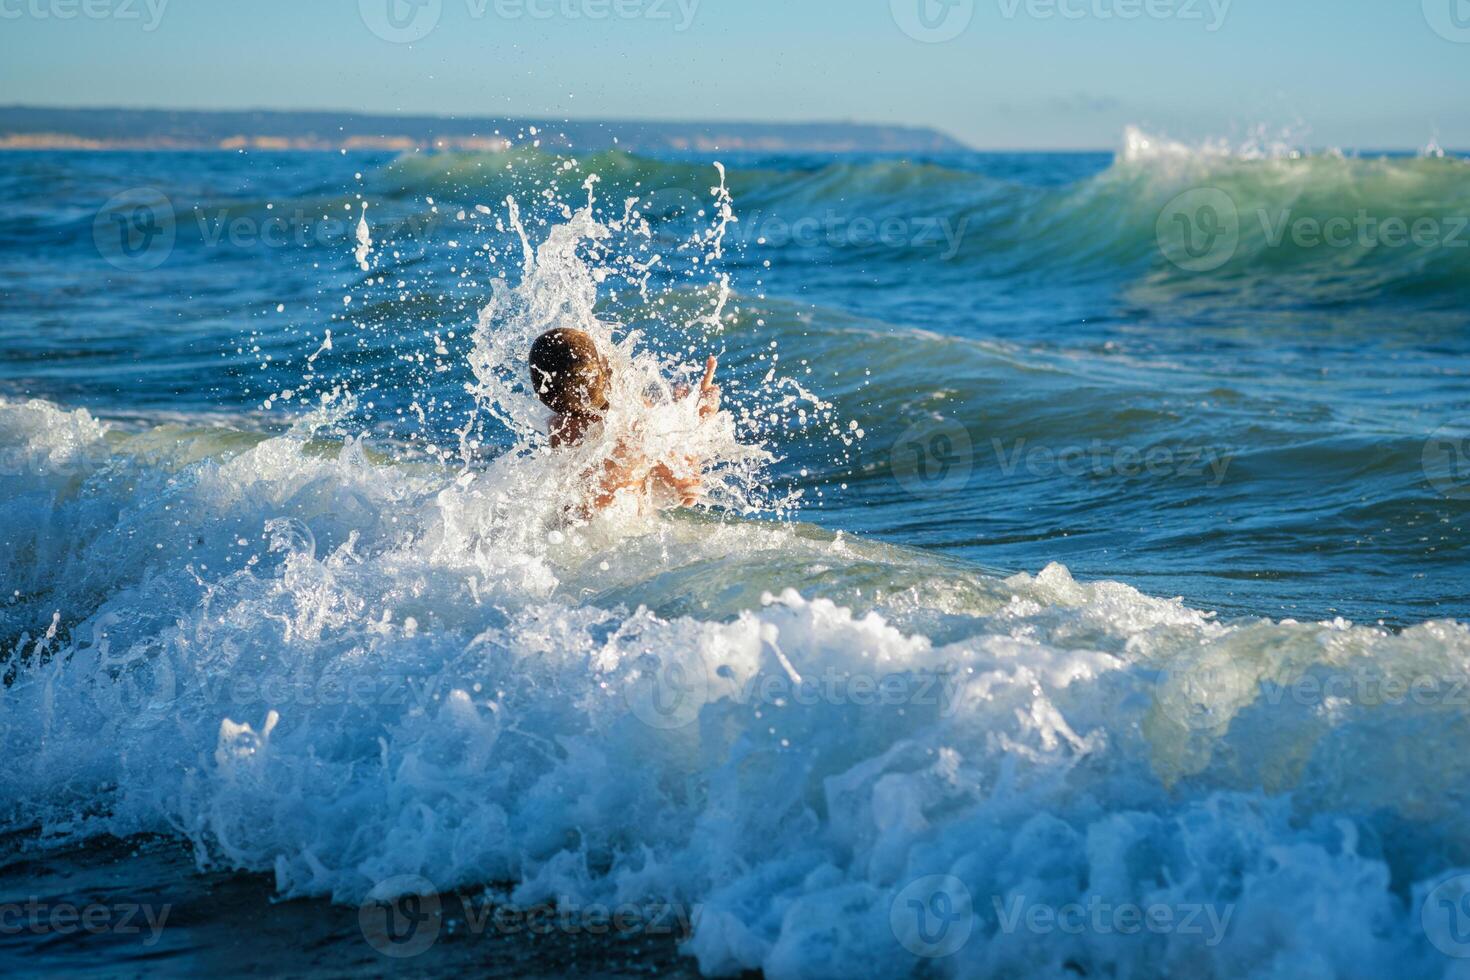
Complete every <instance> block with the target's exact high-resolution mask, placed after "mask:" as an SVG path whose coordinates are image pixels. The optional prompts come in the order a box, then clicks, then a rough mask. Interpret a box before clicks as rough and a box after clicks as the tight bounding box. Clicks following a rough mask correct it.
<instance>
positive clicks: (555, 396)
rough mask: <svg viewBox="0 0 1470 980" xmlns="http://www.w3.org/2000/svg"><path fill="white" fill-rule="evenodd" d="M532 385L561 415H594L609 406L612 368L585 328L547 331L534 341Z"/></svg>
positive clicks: (542, 398) (548, 406)
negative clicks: (583, 329)
mask: <svg viewBox="0 0 1470 980" xmlns="http://www.w3.org/2000/svg"><path fill="white" fill-rule="evenodd" d="M531 386H532V387H533V388H535V389H536V394H537V395H538V396H539V397H540V398H541V401H542V402H544V403H545V404H546V407H547V408H549V409H551V410H552V411H553V412H556V413H557V414H558V415H592V414H595V413H598V412H602V411H604V410H605V409H606V408H607V398H608V392H609V389H610V388H611V387H612V370H611V369H610V368H609V367H608V364H607V359H606V358H604V357H603V356H602V353H601V352H600V351H599V350H598V349H597V344H596V342H594V341H593V339H592V338H591V337H590V336H589V335H588V334H587V333H586V332H585V331H582V330H573V329H570V328H562V327H559V328H557V329H555V330H548V331H546V332H545V333H544V334H542V335H541V336H539V337H537V338H536V339H535V341H533V342H532V344H531Z"/></svg>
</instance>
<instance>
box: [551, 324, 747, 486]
mask: <svg viewBox="0 0 1470 980" xmlns="http://www.w3.org/2000/svg"><path fill="white" fill-rule="evenodd" d="M717 364H718V362H717V361H716V360H715V358H713V357H711V358H709V360H707V361H706V362H705V365H704V380H703V381H701V382H700V385H699V418H700V419H701V420H703V419H707V418H709V417H711V416H712V415H714V414H715V413H716V412H718V411H719V409H720V389H719V387H718V386H716V385H715V383H714V379H715V368H716V366H717ZM531 382H532V386H533V387H534V388H535V389H536V394H537V395H538V396H539V397H540V399H541V401H542V403H543V404H545V405H546V407H547V408H549V409H551V411H552V416H551V421H550V433H551V447H552V448H553V449H562V448H569V447H573V446H577V445H580V444H581V442H582V440H583V438H584V437H585V436H586V435H587V433H588V432H589V430H591V429H592V428H593V427H594V426H596V425H598V424H600V423H601V421H602V417H603V415H604V413H606V412H607V410H608V408H609V407H610V405H609V401H608V399H609V396H610V394H611V392H612V369H611V367H610V366H609V364H608V362H607V358H605V357H604V356H603V355H602V352H601V351H599V350H598V349H597V344H596V342H594V341H593V339H592V337H591V336H590V335H588V334H587V333H586V332H585V331H582V330H575V329H570V328H558V329H555V330H548V331H547V332H546V333H543V334H542V335H541V336H539V337H537V338H536V340H535V341H534V342H533V343H532V344H531ZM688 394H689V391H688V389H687V388H680V389H678V390H677V391H676V392H675V396H676V397H679V398H683V397H685V396H686V395H688ZM699 469H700V467H699V460H698V459H697V458H695V457H693V456H682V457H679V458H677V459H673V460H659V461H656V462H654V461H650V460H648V459H647V458H646V457H644V456H643V454H642V453H640V452H639V451H638V450H637V449H636V448H635V447H632V446H629V445H628V443H627V442H625V441H621V440H620V441H619V442H618V443H617V445H616V447H615V448H614V449H613V451H612V452H611V453H610V454H609V455H608V456H607V458H606V459H604V460H603V461H602V463H601V464H600V465H599V466H596V467H594V468H593V469H592V470H591V471H589V472H588V473H587V480H588V483H589V485H590V489H589V491H588V494H587V499H586V506H585V507H584V510H585V511H587V512H589V513H595V512H597V511H600V510H603V509H604V508H606V507H608V506H609V505H611V504H612V503H613V501H614V500H615V499H616V498H617V496H618V494H619V493H621V492H624V491H631V492H633V493H635V494H641V495H643V496H644V497H646V498H649V499H652V500H654V501H655V502H677V503H678V504H682V505H684V506H686V507H687V506H690V505H692V504H694V503H696V502H698V500H699V496H700V489H701V479H700V473H699Z"/></svg>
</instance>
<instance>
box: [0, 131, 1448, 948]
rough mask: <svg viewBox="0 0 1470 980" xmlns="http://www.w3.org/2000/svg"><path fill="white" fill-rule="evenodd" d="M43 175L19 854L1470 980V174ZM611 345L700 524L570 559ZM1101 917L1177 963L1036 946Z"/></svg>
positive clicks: (624, 168) (692, 518) (31, 321)
mask: <svg viewBox="0 0 1470 980" xmlns="http://www.w3.org/2000/svg"><path fill="white" fill-rule="evenodd" d="M0 162H3V168H0V189H3V191H4V194H3V200H4V201H5V202H6V203H5V204H4V208H5V214H6V220H5V221H4V222H3V223H0V277H3V282H4V289H3V299H0V450H3V452H4V455H3V457H0V462H3V468H0V584H3V586H4V588H3V599H0V668H3V671H4V674H3V676H4V678H5V686H4V688H3V694H0V697H3V701H0V708H3V713H0V748H3V750H4V752H5V754H6V757H7V758H8V759H10V760H12V762H13V764H12V765H11V766H10V767H8V768H7V770H6V771H5V772H3V773H0V832H3V833H5V834H7V835H10V836H9V837H7V840H8V841H9V843H8V844H7V854H8V855H16V854H18V855H20V856H21V857H24V858H30V857H35V856H37V855H45V854H49V853H52V852H53V850H54V849H55V848H61V847H74V846H77V845H80V844H85V843H86V842H88V841H91V840H94V839H95V838H97V837H98V836H99V835H112V836H116V837H122V838H128V837H130V836H131V835H138V834H146V835H150V836H151V838H152V839H163V840H166V841H171V842H176V843H177V842H181V843H184V844H187V845H189V846H190V847H191V849H192V853H193V854H194V855H195V858H196V860H197V863H198V864H199V866H200V867H201V868H207V869H209V870H210V871H211V872H212V873H215V874H219V873H226V874H228V873H231V872H249V873H252V874H264V875H266V876H269V878H270V879H271V884H272V888H273V891H274V892H275V893H276V894H279V895H281V896H285V897H290V898H315V899H326V900H328V901H330V902H332V903H336V904H339V905H344V904H345V905H348V906H352V905H357V904H358V903H363V902H367V903H369V904H368V905H364V906H363V907H364V908H370V907H372V906H371V903H372V902H374V901H377V900H391V899H395V898H397V897H399V896H402V895H405V894H409V893H413V894H418V893H426V892H434V893H445V894H448V893H449V892H451V891H454V892H457V893H460V894H465V893H470V894H475V895H481V894H484V895H487V896H488V897H489V898H490V899H493V900H494V901H496V902H499V903H505V904H508V905H510V906H519V907H530V906H536V905H538V904H539V903H545V902H557V903H559V904H561V905H562V906H564V907H565V906H568V905H571V906H576V907H581V908H586V907H587V905H588V903H603V904H605V905H609V906H612V905H616V904H618V903H622V902H634V903H641V902H651V901H662V902H675V903H682V905H681V907H697V908H698V909H699V910H700V913H701V914H700V918H699V921H698V924H697V926H696V927H695V928H694V930H693V932H692V935H690V936H689V937H687V938H686V939H685V940H684V941H683V942H681V943H680V945H679V950H680V952H681V953H682V954H683V955H684V956H686V957H688V958H689V960H688V963H689V964H691V965H692V967H693V968H697V969H699V970H700V971H702V972H704V973H706V974H711V975H725V974H730V973H733V972H738V971H741V970H747V969H761V970H764V971H765V972H767V973H769V974H771V975H773V976H814V975H833V974H843V975H868V974H873V973H881V974H883V975H893V974H902V973H921V974H922V973H926V972H927V973H931V974H935V973H937V974H939V975H988V976H1031V975H1054V976H1066V975H1079V974H1080V975H1089V976H1091V975H1114V976H1128V977H1133V976H1138V977H1142V976H1154V975H1160V974H1161V973H1173V974H1184V973H1188V974H1189V975H1195V976H1201V977H1239V976H1259V977H1285V976H1303V975H1314V976H1364V977H1369V976H1382V975H1388V974H1389V973H1399V974H1401V975H1414V976H1455V975H1457V974H1455V973H1454V969H1455V966H1456V964H1457V963H1459V962H1460V960H1459V959H1458V957H1460V956H1461V954H1463V953H1470V944H1467V943H1465V942H1463V941H1462V939H1463V937H1464V936H1470V928H1466V927H1467V926H1470V903H1466V902H1465V901H1463V897H1464V895H1465V894H1467V893H1470V876H1467V875H1470V871H1467V869H1470V827H1467V825H1466V816H1465V815H1466V813H1467V812H1470V811H1467V810H1466V807H1465V800H1464V786H1465V785H1466V782H1465V779H1466V775H1467V774H1466V772H1465V771H1464V768H1465V767H1464V764H1463V763H1462V762H1460V761H1458V760H1459V759H1460V758H1461V756H1462V753H1461V752H1460V751H1459V748H1460V746H1461V745H1462V744H1463V740H1464V736H1465V734H1466V727H1467V721H1470V702H1467V698H1466V695H1465V691H1466V690H1470V685H1467V684H1466V683H1465V681H1466V664H1467V663H1470V629H1467V627H1466V626H1465V625H1464V624H1463V622H1462V621H1463V620H1466V619H1470V599H1467V595H1470V588H1467V586H1470V556H1467V552H1466V547H1467V546H1466V544H1465V534H1464V528H1465V522H1466V520H1467V518H1470V514H1467V510H1470V444H1467V442H1466V439H1467V437H1470V388H1467V385H1466V372H1467V365H1470V359H1467V356H1466V355H1467V354H1470V349H1467V347H1470V331H1467V330H1466V326H1467V319H1470V314H1467V313H1466V309H1467V304H1466V300H1467V299H1470V229H1467V228H1466V222H1465V220H1464V217H1463V216H1465V215H1467V214H1470V165H1467V163H1466V162H1465V161H1464V160H1462V159H1458V158H1455V157H1452V156H1451V157H1442V156H1434V155H1426V156H1422V157H1415V156H1392V157H1384V156H1381V155H1367V154H1364V155H1346V156H1345V155H1342V154H1337V153H1317V154H1303V153H1298V152H1294V151H1290V150H1281V149H1264V150H1263V149H1261V148H1256V147H1238V148H1232V149H1225V148H1221V147H1195V148H1189V147H1182V146H1178V145H1174V144H1169V143H1166V142H1161V141H1158V140H1155V139H1151V138H1149V137H1146V136H1144V135H1143V134H1140V133H1136V132H1130V133H1129V134H1127V137H1126V139H1125V146H1124V148H1123V149H1122V150H1120V151H1119V153H1117V154H1108V155H1102V154H1098V155H1028V154H983V155H982V154H973V155H960V156H952V157H944V158H935V159H927V160H907V161H899V160H891V159H844V160H843V161H840V162H834V161H832V160H830V159H819V158H810V157H791V156H724V157H721V158H720V160H719V163H720V164H722V165H723V168H724V174H723V176H722V174H721V171H720V170H719V169H717V167H716V166H715V161H713V160H711V159H709V158H706V157H699V158H693V157H691V158H685V159H660V160H653V159H644V158H639V157H634V156H630V155H627V154H623V153H618V152H609V153H598V154H591V155H587V156H583V157H576V158H571V157H563V156H558V155H556V154H555V153H552V152H550V151H543V150H540V149H537V148H534V147H530V146H527V147H523V148H520V149H516V150H512V151H507V152H506V153H502V154H474V155H452V154H442V155H415V156H410V157H405V158H395V157H392V156H387V155H382V154H342V155H332V154H292V153H278V154H228V153H208V154H189V153H157V154H154V153H77V154H72V153H11V154H6V155H5V156H4V158H3V161H0ZM594 177H595V179H592V178H594ZM726 193H728V198H727V197H726V196H725V194H726ZM727 206H728V208H729V210H726V208H727ZM569 322H570V323H576V324H579V325H582V326H584V327H585V328H587V329H589V330H592V331H593V332H594V333H596V335H597V336H598V337H599V339H600V340H601V341H602V342H603V343H605V344H606V345H607V347H608V350H609V352H610V354H611V355H612V356H613V358H614V361H615V363H616V364H617V365H618V377H619V378H620V379H624V380H621V381H620V382H619V383H620V384H625V385H626V388H625V389H624V391H623V393H624V395H625V397H624V398H623V399H621V401H620V404H621V405H623V406H630V407H625V408H622V409H619V411H622V412H624V413H625V415H620V416H618V417H617V418H615V419H613V421H614V422H617V423H618V424H622V422H623V421H626V422H627V423H628V424H629V425H630V426H633V427H634V429H633V430H630V431H637V432H639V433H640V436H639V438H643V439H645V440H646V445H647V446H648V447H651V448H650V451H659V452H664V451H668V452H674V451H679V452H687V451H696V452H698V453H699V454H700V455H701V456H702V457H703V458H704V459H705V461H706V463H707V464H708V465H709V466H710V467H711V469H710V473H709V477H708V481H707V486H708V492H709V496H708V500H707V505H706V506H701V507H698V508H694V509H689V510H681V511H677V512H667V513H662V514H652V513H632V512H616V513H613V514H610V515H608V516H606V517H604V518H602V519H599V520H597V521H593V522H591V523H589V524H577V523H575V522H574V523H571V524H568V523H567V522H566V520H565V519H564V518H563V517H562V516H560V515H561V514H562V509H561V505H562V503H563V502H564V498H565V497H567V496H568V495H569V494H570V495H575V485H574V484H575V475H576V466H575V465H573V464H574V463H575V462H576V459H575V458H570V459H569V457H567V456H566V454H561V455H560V456H558V455H557V454H549V453H547V452H546V451H545V450H544V436H543V434H542V432H541V431H540V427H541V424H542V419H541V414H540V411H539V409H538V408H537V406H536V404H535V402H534V400H533V399H532V398H531V397H530V396H529V395H528V393H527V391H526V390H525V384H524V379H523V377H522V374H521V371H522V366H523V359H524V356H525V349H526V347H527V345H528V344H529V340H530V338H531V337H532V336H534V335H535V333H536V332H539V330H541V329H545V328H547V327H549V326H551V325H557V324H566V323H569ZM706 352H714V353H717V354H719V355H720V357H721V368H720V378H721V380H722V382H723V384H724V388H725V404H726V412H724V413H722V415H721V416H719V417H718V423H717V424H712V425H710V426H707V427H702V428H700V429H698V430H693V434H691V431H692V430H690V429H688V428H687V426H686V427H683V428H681V425H682V424H683V423H681V422H680V416H679V414H678V413H679V411H680V409H679V406H678V404H677V403H675V402H669V401H668V398H667V396H668V393H669V391H668V385H667V382H668V381H670V380H678V379H679V378H681V377H683V378H688V377H690V376H691V375H692V373H693V372H695V371H696V370H697V367H698V366H699V365H700V364H701V363H702V361H703V357H704V355H705V353H706ZM611 424H612V422H610V425H611ZM596 448H597V447H596V446H593V447H591V449H596ZM589 451H590V450H589ZM885 685H886V686H885ZM875 691H886V692H887V693H886V694H883V695H879V694H875ZM160 867H163V868H166V870H158V868H160ZM150 869H152V870H150ZM180 873H181V872H180V871H179V870H178V868H177V866H176V863H169V864H165V863H159V862H155V863H154V864H148V865H147V866H146V867H145V866H144V865H143V864H138V865H136V866H134V867H132V868H131V872H130V876H131V878H137V879H145V880H146V879H147V878H148V876H149V875H154V876H157V875H165V876H173V875H177V874H180ZM252 880H254V879H252ZM14 881H15V875H13V874H12V875H10V876H8V877H4V880H3V882H0V884H4V887H5V888H6V889H7V891H6V892H5V893H4V894H0V898H4V897H5V895H8V894H10V893H11V892H15V889H16V888H17V887H19V886H18V885H14V884H13V883H14ZM160 889H161V890H165V891H166V890H167V889H162V886H161V885H160ZM487 889H488V891H487ZM176 890H177V889H176ZM185 890H187V889H185ZM248 891H249V889H243V890H242V893H243V892H248ZM16 894H19V893H18V892H16ZM1099 902H1101V903H1104V904H1106V905H1107V906H1108V908H1110V909H1116V908H1118V907H1120V906H1122V907H1136V908H1148V907H1153V906H1159V907H1162V908H1165V909H1166V910H1169V911H1170V912H1171V914H1173V915H1174V916H1175V917H1176V919H1175V926H1174V927H1171V928H1157V929H1146V930H1142V931H1141V932H1140V931H1135V932H1133V933H1126V932H1123V931H1120V930H1119V929H1116V928H1106V927H1103V926H1099V925H1098V922H1097V920H1095V919H1092V920H1089V921H1090V923H1091V924H1090V925H1084V926H1083V927H1082V928H1080V929H1078V930H1075V931H1074V930H1070V929H1067V930H1061V931H1060V932H1059V931H1058V930H1057V929H1055V928H1047V927H1046V925H1045V922H1044V921H1043V919H1044V917H1043V919H1036V918H1032V917H1028V911H1029V910H1034V909H1040V910H1042V911H1043V912H1045V911H1047V910H1050V912H1051V913H1053V914H1054V913H1055V912H1056V911H1057V910H1058V909H1062V908H1068V907H1071V906H1078V907H1087V908H1092V907H1094V906H1095V905H1096V904H1097V903H1099ZM1089 903H1091V904H1089ZM246 904H248V902H247V903H246ZM1190 910H1193V912H1200V911H1202V910H1203V911H1206V912H1208V913H1209V915H1207V916H1205V917H1204V918H1202V919H1200V920H1199V921H1200V922H1201V923H1209V926H1208V928H1204V927H1201V928H1199V929H1192V928H1191V929H1185V928H1182V927H1181V926H1180V925H1179V924H1178V919H1179V918H1181V917H1183V916H1184V915H1186V914H1189V913H1190ZM216 911H217V912H218V914H220V915H225V916H226V918H228V917H230V916H236V917H239V918H240V920H241V926H242V928H243V927H244V925H245V921H246V920H247V919H248V913H247V912H244V911H239V910H238V909H236V908H235V906H233V905H232V906H231V911H229V912H228V914H226V913H224V912H219V911H218V910H216ZM916 912H917V917H916ZM332 914H333V916H334V917H335V916H337V915H338V911H334V912H333V913H332ZM332 921H334V922H335V921H338V919H337V918H333V919H332ZM1047 921H1050V920H1047ZM1191 921H1194V919H1193V918H1191ZM1109 922H1110V923H1112V924H1114V925H1116V922H1114V920H1109ZM936 923H938V927H937V929H936ZM1018 923H1022V924H1021V925H1018ZM332 928H334V929H339V930H340V927H339V926H334V927H332ZM185 935H186V936H187V935H192V934H185ZM1327 937H1330V938H1331V940H1332V941H1331V942H1324V938H1327ZM362 938H364V939H366V940H367V942H368V946H369V947H370V948H376V947H374V946H373V937H372V935H370V931H369V930H367V927H366V926H365V927H364V934H363V937H362ZM0 939H3V941H0V952H8V953H13V954H15V955H17V956H19V957H20V958H21V960H22V961H24V957H25V956H26V954H27V951H28V950H30V949H32V948H33V947H32V946H29V945H28V944H39V943H43V941H44V940H42V939H36V938H35V937H28V936H21V937H20V938H14V937H10V938H4V937H0ZM337 939H338V940H341V941H343V942H344V943H345V942H348V941H349V940H350V942H351V943H352V944H354V948H355V949H359V951H360V948H359V947H357V946H356V945H355V944H356V943H358V941H359V939H358V937H356V936H355V935H351V936H348V937H345V938H344V937H342V936H340V935H337ZM198 942H199V943H202V944H203V945H204V946H206V947H208V948H207V949H205V950H203V951H202V952H201V951H200V950H194V951H193V952H191V949H193V947H194V946H195V945H196V943H195V941H194V940H192V939H187V940H180V939H174V940H171V941H169V942H166V943H165V944H164V945H163V946H162V947H161V949H162V951H161V952H159V953H158V954H157V956H156V957H155V958H156V959H157V960H158V961H159V963H160V964H161V968H172V969H173V970H175V971H176V972H188V971H189V969H190V968H191V964H192V965H193V966H194V967H197V966H198V965H199V964H200V963H201V962H205V961H209V962H213V961H214V959H211V957H214V958H216V959H217V957H218V956H219V950H218V949H217V948H214V947H213V946H211V945H210V943H212V942H215V940H199V941H198ZM48 948H49V947H48ZM665 954H666V950H665V952H664V953H661V954H660V955H665ZM150 955H151V954H150ZM281 955H282V956H283V957H286V958H287V959H289V957H290V953H289V949H287V950H286V951H284V952H283V953H282V954H281ZM429 955H432V954H429ZM196 956H199V957H202V958H200V959H195V958H191V957H196ZM419 962H423V963H427V962H429V961H419ZM285 965H287V966H289V963H288V964H285ZM297 965H298V966H301V967H302V969H307V968H308V967H309V968H310V969H312V970H316V969H326V967H324V966H323V965H322V964H321V962H320V960H318V959H312V960H311V961H310V963H308V962H307V961H306V960H304V959H303V960H302V961H301V962H299V963H298V964H297Z"/></svg>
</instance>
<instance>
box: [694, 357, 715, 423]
mask: <svg viewBox="0 0 1470 980" xmlns="http://www.w3.org/2000/svg"><path fill="white" fill-rule="evenodd" d="M719 363H720V362H719V359H718V358H715V357H713V356H712V357H710V359H709V360H707V361H705V362H704V380H703V381H701V382H700V383H699V417H700V418H702V419H707V418H709V417H710V416H711V415H714V414H715V413H716V412H718V411H719V410H720V386H719V385H717V384H715V368H716V367H718V366H719Z"/></svg>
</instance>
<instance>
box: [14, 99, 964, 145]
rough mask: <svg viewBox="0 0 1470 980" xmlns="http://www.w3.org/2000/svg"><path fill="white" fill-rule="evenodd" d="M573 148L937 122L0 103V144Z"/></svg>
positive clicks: (841, 136)
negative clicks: (525, 139) (530, 142)
mask: <svg viewBox="0 0 1470 980" xmlns="http://www.w3.org/2000/svg"><path fill="white" fill-rule="evenodd" d="M533 133H534V136H533V137H532V138H535V139H539V140H541V142H542V144H543V145H547V146H553V147H557V148H565V149H573V150H583V151H586V150H600V149H611V148H613V147H619V148H622V149H625V150H629V151H630V152H640V151H643V152H647V151H660V150H662V151H697V152H709V151H718V150H725V151H732V150H746V151H756V152H773V153H782V152H784V153H792V152H795V153H801V152H810V153H940V152H954V151H964V150H966V149H968V147H966V146H965V145H964V144H963V143H961V142H959V141H958V140H956V139H954V138H953V137H951V136H948V135H946V134H945V133H942V132H940V131H938V130H935V129H929V128H925V127H914V126H888V125H878V124H868V123H853V122H811V123H754V122H706V121H689V122H651V121H632V120H607V121H594V120H573V121H556V120H543V119H529V118H493V117H455V116H401V115H391V116H389V115H369V114H364V113H352V112H327V111H311V112H291V111H277V110H231V111H220V112H213V111H204V110H172V109H109V108H87V109H55V108H47V107H43V106H0V150H52V149H59V150H242V149H250V150H308V151H330V150H386V151H397V152H411V151H414V150H451V151H480V152H487V151H495V150H501V149H505V148H506V147H508V146H509V145H510V143H511V139H512V138H515V137H518V136H519V135H520V134H528V135H530V134H533Z"/></svg>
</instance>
